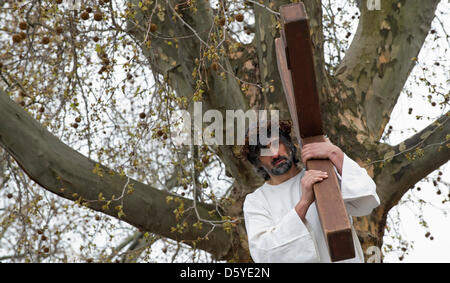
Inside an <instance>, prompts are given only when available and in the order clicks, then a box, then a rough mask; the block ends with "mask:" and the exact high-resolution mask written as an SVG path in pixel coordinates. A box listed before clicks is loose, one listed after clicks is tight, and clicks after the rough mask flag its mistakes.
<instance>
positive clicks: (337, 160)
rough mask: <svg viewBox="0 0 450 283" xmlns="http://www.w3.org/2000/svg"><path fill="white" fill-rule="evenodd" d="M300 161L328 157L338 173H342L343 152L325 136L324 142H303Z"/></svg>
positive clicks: (304, 162) (304, 161)
mask: <svg viewBox="0 0 450 283" xmlns="http://www.w3.org/2000/svg"><path fill="white" fill-rule="evenodd" d="M301 155H302V162H303V164H305V165H306V161H308V160H310V159H330V160H331V162H333V164H334V166H335V167H336V169H337V171H338V172H339V174H340V175H342V165H343V162H344V152H343V151H342V150H341V149H340V148H339V147H337V146H335V145H334V144H332V143H331V142H330V140H329V139H328V138H327V141H326V142H316V143H309V144H305V145H304V146H303V147H302V154H301Z"/></svg>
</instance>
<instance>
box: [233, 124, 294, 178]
mask: <svg viewBox="0 0 450 283" xmlns="http://www.w3.org/2000/svg"><path fill="white" fill-rule="evenodd" d="M261 124H262V125H261ZM291 125H292V124H291V122H290V121H280V122H279V137H280V142H281V143H283V144H284V145H285V146H286V147H287V148H288V149H289V150H290V151H291V155H292V156H293V162H294V165H296V164H297V163H298V162H299V160H298V158H297V148H296V147H295V145H294V143H293V142H292V138H291ZM270 126H271V122H270V121H267V122H265V123H264V122H263V123H261V122H260V123H259V127H256V126H253V127H249V129H248V130H247V132H246V135H245V145H244V146H243V147H242V150H241V157H242V158H246V159H247V160H248V161H249V162H250V163H251V164H252V165H253V166H254V168H255V170H256V172H257V173H258V174H259V175H260V176H261V177H263V178H264V180H266V181H267V180H269V179H270V175H269V173H268V172H267V170H266V169H264V167H263V166H261V161H260V160H259V155H260V153H261V148H263V145H261V143H260V139H259V136H258V139H257V144H256V145H251V144H249V140H250V133H251V134H256V133H258V132H259V130H262V131H264V130H265V131H266V132H267V137H268V138H270V137H271V134H272V133H271V127H270Z"/></svg>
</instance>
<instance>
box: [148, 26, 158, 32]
mask: <svg viewBox="0 0 450 283" xmlns="http://www.w3.org/2000/svg"><path fill="white" fill-rule="evenodd" d="M157 29H158V26H157V25H156V24H151V25H150V32H155V31H156V30H157Z"/></svg>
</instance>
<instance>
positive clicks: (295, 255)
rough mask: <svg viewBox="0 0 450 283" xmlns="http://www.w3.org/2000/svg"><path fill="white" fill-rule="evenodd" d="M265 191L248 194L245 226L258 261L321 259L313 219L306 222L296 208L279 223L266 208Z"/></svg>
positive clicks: (251, 252) (252, 252)
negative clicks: (259, 193)
mask: <svg viewBox="0 0 450 283" xmlns="http://www.w3.org/2000/svg"><path fill="white" fill-rule="evenodd" d="M266 203H267V202H266V200H265V198H264V196H262V195H259V196H258V195H257V196H255V195H247V197H246V199H245V202H244V216H245V226H246V229H247V236H248V242H249V249H250V254H251V256H252V259H253V261H254V262H257V263H259V262H318V261H319V256H318V252H317V248H316V242H315V240H314V238H313V233H312V229H311V227H310V226H309V223H308V222H306V224H305V223H303V221H302V220H301V218H300V217H299V216H298V214H297V212H296V211H295V208H292V209H291V210H289V212H288V213H287V214H286V215H284V217H283V218H281V219H280V220H279V221H277V222H276V223H275V222H274V220H273V219H272V217H271V216H270V214H269V212H268V210H267V209H266V208H265V207H267V206H266Z"/></svg>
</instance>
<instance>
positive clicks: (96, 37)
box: [92, 36, 100, 42]
mask: <svg viewBox="0 0 450 283" xmlns="http://www.w3.org/2000/svg"><path fill="white" fill-rule="evenodd" d="M92 40H93V41H94V42H98V41H99V40H100V38H98V36H94V37H93V38H92Z"/></svg>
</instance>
